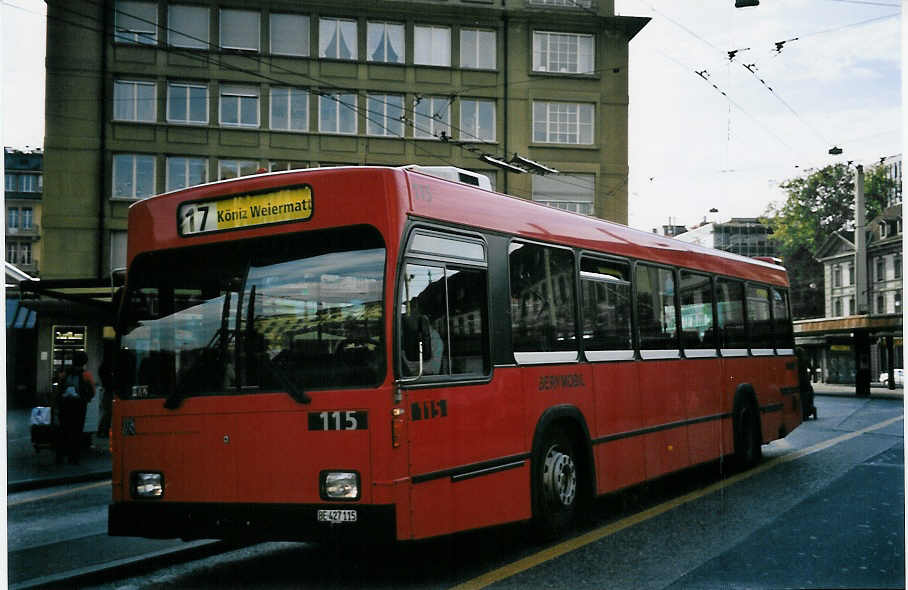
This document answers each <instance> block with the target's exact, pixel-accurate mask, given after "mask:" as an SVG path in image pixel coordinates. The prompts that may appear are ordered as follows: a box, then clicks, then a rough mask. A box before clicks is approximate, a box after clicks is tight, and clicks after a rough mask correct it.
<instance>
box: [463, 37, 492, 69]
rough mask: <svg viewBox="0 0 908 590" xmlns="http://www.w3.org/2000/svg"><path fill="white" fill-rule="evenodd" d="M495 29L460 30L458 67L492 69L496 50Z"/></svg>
mask: <svg viewBox="0 0 908 590" xmlns="http://www.w3.org/2000/svg"><path fill="white" fill-rule="evenodd" d="M495 36H496V35H495V31H485V30H482V29H461V30H460V67H462V68H474V69H477V70H494V69H495V58H496V56H497V53H498V52H497V50H496V48H495Z"/></svg>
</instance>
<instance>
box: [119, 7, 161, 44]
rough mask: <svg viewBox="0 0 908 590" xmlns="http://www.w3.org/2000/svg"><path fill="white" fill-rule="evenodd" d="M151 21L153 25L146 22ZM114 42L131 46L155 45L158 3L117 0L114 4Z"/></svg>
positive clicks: (156, 40) (156, 41)
mask: <svg viewBox="0 0 908 590" xmlns="http://www.w3.org/2000/svg"><path fill="white" fill-rule="evenodd" d="M149 17H152V18H149ZM152 20H153V21H154V22H153V23H151V22H147V21H152ZM114 41H115V42H116V43H125V44H132V45H157V44H158V3H157V2H138V1H134V0H117V1H116V3H115V4H114Z"/></svg>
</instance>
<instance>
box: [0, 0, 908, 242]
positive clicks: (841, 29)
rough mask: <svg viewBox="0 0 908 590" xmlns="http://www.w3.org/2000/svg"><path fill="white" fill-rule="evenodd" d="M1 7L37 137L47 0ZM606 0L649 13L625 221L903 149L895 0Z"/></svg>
mask: <svg viewBox="0 0 908 590" xmlns="http://www.w3.org/2000/svg"><path fill="white" fill-rule="evenodd" d="M0 8H2V12H0V19H2V23H0V24H2V28H0V34H2V45H0V51H2V57H3V78H2V98H0V100H2V102H0V110H2V113H3V117H2V123H0V125H2V128H0V134H2V137H3V144H4V145H5V146H13V147H18V148H23V147H25V146H30V147H39V146H41V145H42V144H43V137H44V123H43V107H44V72H43V68H44V50H45V49H44V44H45V19H44V17H43V15H44V14H45V13H46V9H45V4H44V2H43V0H0ZM615 10H616V13H618V14H620V15H623V16H643V17H650V18H651V19H652V20H651V21H650V22H649V23H648V24H647V25H646V26H645V27H644V28H643V30H642V31H641V32H640V33H638V34H637V36H636V37H635V38H634V39H633V40H632V41H631V44H630V65H629V76H630V89H629V95H630V115H629V121H628V125H629V162H628V164H629V169H630V174H629V178H628V205H629V220H628V222H629V225H630V226H632V227H636V228H639V229H644V230H647V231H648V230H650V229H652V228H656V227H661V226H662V225H667V224H669V223H673V224H679V225H687V226H691V225H694V224H696V223H699V222H701V221H703V219H704V218H708V219H709V220H710V221H726V220H728V219H730V218H731V217H757V216H759V215H761V214H763V213H764V212H765V211H766V209H767V206H769V205H770V204H771V203H779V202H781V201H782V200H783V199H784V198H785V195H784V192H783V191H782V190H781V189H779V184H780V183H781V182H783V181H784V180H787V179H790V178H794V177H797V176H800V175H803V174H804V173H805V171H807V170H809V169H811V168H821V167H823V166H825V165H827V164H833V163H837V162H843V163H844V162H848V161H851V162H854V163H859V164H864V165H865V167H866V166H870V165H873V164H874V163H876V162H878V161H879V159H880V158H881V157H884V156H890V155H893V154H897V153H901V149H902V148H901V145H902V140H903V114H902V109H901V91H902V80H901V72H902V58H903V51H904V49H903V48H902V46H901V36H902V25H903V16H902V14H901V6H900V1H899V0H762V2H761V4H760V5H759V6H756V7H752V8H735V7H734V0H615ZM780 41H785V43H784V44H782V46H781V50H780V51H776V43H777V42H780ZM733 50H739V51H738V52H737V53H735V55H734V57H733V59H729V57H728V52H729V51H733ZM748 68H749V69H748ZM697 72H701V75H698V74H697ZM723 93H724V94H723ZM833 146H838V147H840V148H841V149H842V150H843V153H842V154H841V155H840V156H831V155H829V154H828V151H829V149H830V148H831V147H833ZM710 209H717V210H718V212H717V213H710Z"/></svg>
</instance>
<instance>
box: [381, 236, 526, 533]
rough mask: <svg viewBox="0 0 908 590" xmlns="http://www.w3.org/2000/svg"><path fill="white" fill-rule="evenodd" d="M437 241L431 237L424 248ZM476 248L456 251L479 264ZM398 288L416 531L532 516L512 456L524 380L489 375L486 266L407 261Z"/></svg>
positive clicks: (508, 372)
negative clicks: (518, 498) (519, 494)
mask: <svg viewBox="0 0 908 590" xmlns="http://www.w3.org/2000/svg"><path fill="white" fill-rule="evenodd" d="M444 239H446V238H444ZM415 242H416V240H413V241H411V246H410V248H411V250H412V249H413V248H414V243H415ZM439 243H442V244H444V242H442V238H435V237H434V236H433V238H432V240H427V242H426V244H425V247H426V248H429V247H437V245H438V244H439ZM419 244H422V243H421V242H420V243H419ZM475 245H477V244H473V243H471V242H462V243H459V244H458V245H457V252H458V253H459V254H461V255H462V256H468V255H470V254H471V252H473V251H475V252H476V255H475V257H476V259H477V262H478V260H479V259H481V258H482V257H483V252H482V250H471V247H473V246H475ZM399 288H400V301H401V308H400V310H399V322H398V326H399V331H400V332H399V334H400V338H399V342H400V348H399V359H400V361H399V362H400V364H399V371H400V374H401V376H402V382H403V387H404V388H405V389H404V391H405V394H406V406H405V407H406V411H407V416H408V419H409V427H408V433H409V454H410V460H409V463H410V479H411V483H412V486H411V498H410V503H411V506H410V514H411V518H412V531H413V536H414V537H415V538H424V537H429V536H434V535H440V534H446V533H450V532H453V531H458V530H465V529H470V528H476V527H481V526H488V525H492V524H497V523H501V522H506V521H510V520H518V519H520V518H526V517H528V515H529V502H528V500H527V501H526V502H525V503H524V505H521V503H520V502H515V501H514V495H515V490H516V489H519V488H520V487H523V488H525V487H526V473H527V471H526V468H521V467H522V466H523V462H521V460H520V459H519V458H516V459H515V458H514V457H515V456H517V455H519V454H520V453H521V452H522V449H523V444H524V441H523V439H522V437H521V436H519V433H520V432H521V430H520V429H521V427H522V425H523V405H522V403H521V402H520V399H521V397H520V396H521V388H520V377H519V373H518V372H517V371H516V370H514V369H499V370H497V371H496V373H495V375H494V378H491V377H490V376H491V356H490V351H489V346H490V345H489V334H488V330H489V328H488V326H489V321H488V298H487V292H488V289H487V279H486V269H485V267H484V265H481V264H476V265H472V264H469V263H463V262H460V263H454V262H445V263H442V262H428V261H425V262H423V261H420V262H410V263H407V264H405V266H404V273H403V276H402V277H401V282H400V287H399Z"/></svg>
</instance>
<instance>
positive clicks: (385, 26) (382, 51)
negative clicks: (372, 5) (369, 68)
mask: <svg viewBox="0 0 908 590" xmlns="http://www.w3.org/2000/svg"><path fill="white" fill-rule="evenodd" d="M366 52H367V54H366V59H367V60H369V61H375V62H382V63H392V64H402V63H404V55H405V54H404V26H403V25H401V24H397V23H380V22H371V21H370V22H368V23H366Z"/></svg>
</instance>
